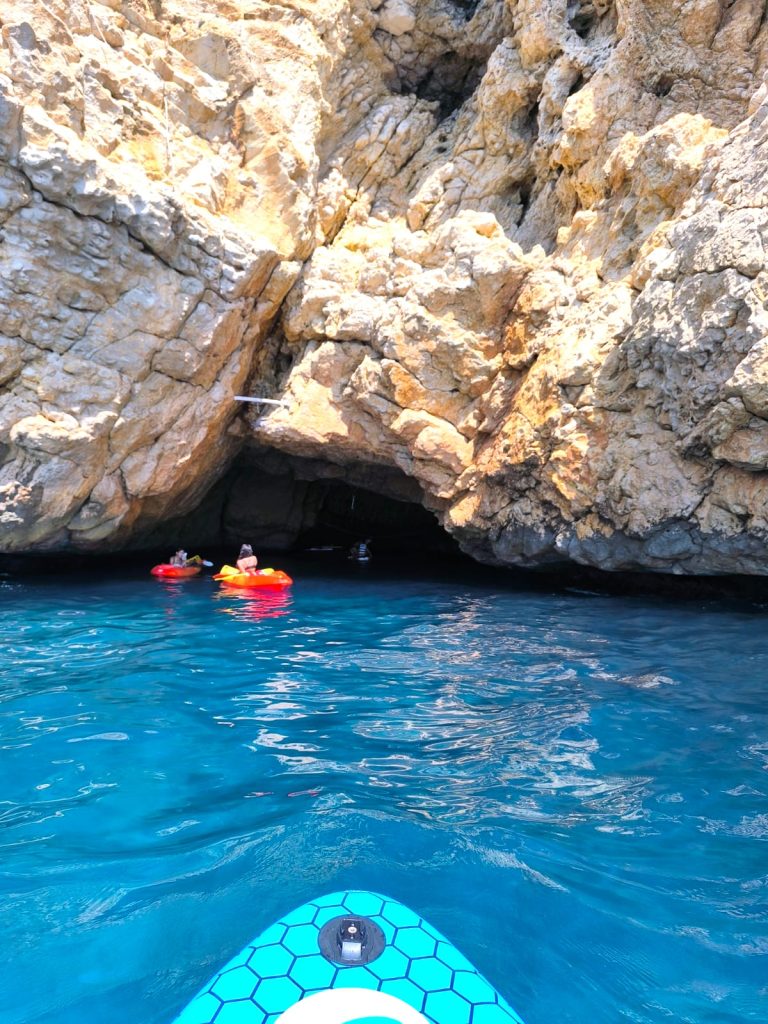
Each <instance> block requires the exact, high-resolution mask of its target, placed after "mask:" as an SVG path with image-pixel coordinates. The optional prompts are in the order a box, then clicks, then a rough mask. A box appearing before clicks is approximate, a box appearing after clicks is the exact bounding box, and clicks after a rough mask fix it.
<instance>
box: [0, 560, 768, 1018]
mask: <svg viewBox="0 0 768 1024" xmlns="http://www.w3.org/2000/svg"><path fill="white" fill-rule="evenodd" d="M285 567H286V568H288V569H289V570H291V569H292V568H293V569H294V570H295V571H296V574H297V576H298V581H297V584H296V586H295V587H294V588H293V591H292V592H291V593H290V594H284V595H278V596H277V597H274V596H273V597H258V596H253V597H243V596H240V595H238V594H227V593H221V592H220V591H219V589H218V587H217V585H216V584H214V583H213V582H212V581H211V580H210V579H195V580H191V581H184V582H182V583H177V584H174V583H162V582H158V581H155V580H154V579H152V578H151V577H149V576H148V575H145V574H144V572H143V571H142V572H141V573H140V574H137V573H134V574H132V575H131V574H126V573H123V574H122V575H119V576H118V577H117V578H113V579H98V578H84V577H75V576H70V577H68V578H62V579H42V578H38V579H32V578H30V579H27V580H24V579H21V578H18V577H17V578H14V577H6V578H4V579H0V658H2V674H1V676H0V749H1V753H0V758H1V759H0V780H1V782H2V789H1V790H0V854H1V857H0V935H2V943H0V1021H2V1024H31V1022H33V1021H34V1022H38V1021H53V1020H55V1021H56V1022H57V1024H161V1022H165V1021H168V1020H169V1019H170V1018H172V1017H173V1015H174V1014H175V1013H176V1012H177V1011H178V1010H179V1009H180V1008H181V1007H182V1006H183V1005H184V1004H185V1003H186V1002H187V1001H188V1000H189V999H190V998H191V997H192V996H193V995H194V993H195V992H196V991H197V989H198V988H199V987H200V986H201V985H202V984H203V983H204V982H205V981H206V980H207V979H208V977H209V976H210V975H211V974H212V973H214V971H215V970H216V969H217V968H218V967H219V966H220V965H221V964H222V963H223V962H225V961H226V960H227V959H228V958H229V957H230V956H231V955H232V954H234V953H235V952H237V950H239V949H240V948H241V946H242V945H244V944H245V943H246V942H247V941H248V940H249V939H250V938H252V937H253V936H254V935H256V934H257V933H258V932H259V931H260V930H261V929H262V928H263V927H265V926H266V925H268V924H270V923H271V922H272V921H273V920H274V919H275V918H276V917H278V916H279V915H281V914H282V913H284V912H286V911H287V910H289V909H291V908H292V907H294V906H295V905H298V904H299V903H301V902H303V901H305V900H307V899H309V898H311V897H312V896H316V895H318V894H320V893H323V892H327V891H332V890H335V889H343V888H348V887H354V888H371V889H376V890H379V891H381V892H385V893H388V894H390V895H392V896H393V897H395V898H397V899H399V900H402V901H403V902H404V903H406V904H408V905H410V906H411V907H413V908H414V909H416V910H417V911H418V912H419V913H421V914H422V915H424V916H425V917H426V918H427V919H428V920H430V921H431V922H432V924H434V925H435V926H436V927H437V928H439V929H440V930H441V931H443V932H444V933H445V934H446V935H447V936H448V937H449V938H450V939H452V940H453V941H454V943H455V944H456V945H457V946H458V947H459V948H460V949H461V950H462V951H463V952H464V953H465V954H466V955H467V956H468V957H469V958H470V959H471V960H472V961H473V962H474V963H475V964H476V966H477V967H478V969H479V970H480V971H481V972H483V973H484V974H485V975H486V976H487V977H488V978H489V980H490V981H492V982H493V983H494V984H495V985H496V986H497V987H498V988H499V989H500V990H501V992H502V993H503V995H504V996H505V997H506V998H507V999H508V1000H509V1001H510V1003H511V1004H512V1005H513V1006H514V1007H515V1008H516V1009H517V1010H518V1012H519V1013H520V1014H521V1015H522V1016H523V1017H524V1018H525V1020H526V1022H527V1024H555V1022H557V1024H616V1022H618V1021H632V1022H643V1024H646V1022H647V1024H651V1022H653V1024H657V1022H666V1021H675V1022H677V1024H682V1022H691V1024H742V1022H743V1021H761V1022H764V1021H766V1020H768V966H767V965H768V955H767V954H768V799H766V794H767V793H768V634H767V633H766V614H767V613H766V611H765V610H764V609H763V608H761V607H758V606H749V605H744V606H740V607H736V606H727V605H725V604H718V603H716V602H706V603H704V602H698V603H696V602H683V603H681V602H680V601H674V600H671V599H650V598H639V597H630V598H620V597H614V596H610V597H609V596H599V595H594V594H589V593H578V592H560V593H557V592H552V593H549V592H545V591H543V590H537V591H530V590H526V589H524V588H521V587H519V586H515V585H514V584H512V583H508V584H507V583H504V578H502V577H494V578H493V579H491V578H488V579H484V578H482V577H477V578H476V579H474V580H472V581H470V582H467V581H463V580H462V579H461V577H460V576H459V575H454V577H453V578H452V579H442V580H440V579H435V578H429V579H424V578H421V579H420V578H418V577H417V576H415V575H414V576H411V575H409V574H408V573H407V572H404V573H403V574H402V575H401V577H400V578H399V579H398V578H396V576H395V575H394V574H393V575H392V576H390V577H387V576H382V575H380V574H379V571H378V567H374V566H372V567H370V568H369V569H362V568H359V567H349V566H347V565H346V564H345V565H344V566H341V567H336V569H335V570H334V572H332V571H330V568H329V569H327V570H326V569H323V570H322V572H323V573H325V575H321V574H320V570H318V569H314V570H313V571H312V572H310V571H309V567H307V566H304V567H302V566H300V565H296V566H292V565H291V564H290V563H289V564H287V565H286V566H285ZM336 570H338V574H336V575H334V573H335V571H336Z"/></svg>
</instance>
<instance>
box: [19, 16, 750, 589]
mask: <svg viewBox="0 0 768 1024" xmlns="http://www.w3.org/2000/svg"><path fill="white" fill-rule="evenodd" d="M764 15H765V4H764V3H763V0H735V2H730V0H678V2H677V3H672V4H670V3H669V2H668V0H508V2H506V3H505V2H503V0H480V2H473V0H419V2H418V3H417V2H415V0H282V2H281V3H279V4H275V3H267V2H260V0H237V2H235V0H233V2H226V0H210V2H207V3H203V2H202V0H197V2H193V0H162V2H161V0H129V2H126V0H109V2H101V3H99V2H96V0H92V2H90V3H88V2H85V0H70V2H67V3H66V4H65V3H63V2H59V0H47V2H46V3H42V2H37V0H6V2H5V3H4V4H3V8H2V11H1V12H0V30H1V33H2V46H1V48H0V246H1V248H0V259H1V260H2V274H1V275H0V336H1V337H0V387H1V388H2V393H1V394H0V550H4V551H12V550H41V549H43V550H44V549H67V548H72V547H75V548H86V549H88V548H90V549H99V548H104V547H107V546H114V545H116V544H117V545H119V544H124V543H127V542H129V541H130V539H131V538H135V537H136V536H138V535H140V534H141V532H142V531H146V530H148V529H151V528H152V527H153V525H155V524H156V523H157V522H158V521H160V520H162V519H163V518H164V517H169V516H171V515H174V516H177V515H179V514H183V513H184V512H185V511H186V510H191V509H193V508H194V507H195V506H196V505H197V504H198V503H199V502H200V500H201V498H202V496H203V495H204V494H205V492H206V491H207V490H208V489H209V488H210V487H211V485H212V484H214V483H215V481H216V480H217V479H218V478H219V477H221V476H222V475H223V473H224V472H225V470H226V469H227V468H228V466H229V465H230V463H231V460H232V458H233V457H234V455H235V453H236V452H237V451H238V450H239V449H241V448H242V446H243V445H248V444H250V443H255V444H258V445H259V446H271V447H274V448H277V449H280V450H281V451H283V452H285V453H287V454H288V455H290V456H293V457H304V458H308V459H311V460H313V465H317V464H318V463H323V462H324V463H326V464H329V465H333V466H334V467H337V468H340V469H341V470H342V471H343V473H344V474H348V475H349V479H350V480H351V479H362V478H364V479H365V480H366V482H367V484H368V486H370V487H372V488H373V489H376V488H379V489H380V490H381V492H382V493H385V494H389V495H391V496H397V495H396V493H395V492H396V491H397V490H398V487H399V485H398V484H397V483H395V482H394V481H396V480H397V479H400V478H403V479H408V480H410V481H412V484H411V485H410V490H409V493H411V494H416V495H418V496H419V499H420V500H421V501H422V502H423V503H424V504H425V505H426V506H427V507H428V508H429V509H431V510H433V511H434V512H435V514H436V515H437V516H438V517H439V519H440V520H441V522H442V523H443V524H444V526H445V528H446V529H447V530H448V531H449V532H451V533H452V534H453V535H454V536H455V537H456V538H457V539H458V541H459V543H460V544H461V546H462V547H463V548H464V549H465V550H466V551H468V552H469V553H471V554H473V555H474V556H475V557H477V558H479V559H480V560H483V561H487V562H491V563H496V564H507V565H513V564H522V565H540V564H547V563H549V562H552V561H563V560H571V561H575V562H581V563H584V564H589V565H595V566H599V567H601V568H606V569H614V570H615V569H628V568H636V567H644V568H648V569H652V570H656V571H673V572H693V573H708V572H743V573H764V572H768V543H766V541H767V540H768V340H767V339H768V330H767V329H766V327H767V326H768V312H767V311H766V301H767V300H768V273H767V269H766V263H767V260H766V253H765V249H764V245H765V243H766V234H767V233H768V197H767V196H766V194H765V193H766V189H768V184H766V182H768V178H766V175H765V171H764V168H765V166H766V158H767V157H768V122H767V118H768V88H767V87H766V85H765V84H764V83H763V75H764V72H765V70H766V68H767V66H768V52H767V47H768V25H767V24H766V21H765V18H764ZM244 392H246V393H254V394H266V395H270V396H272V397H275V398H284V399H285V402H286V404H285V405H284V406H282V407H272V408H269V409H260V410H258V411H254V410H253V409H250V410H247V411H246V412H245V413H244V414H243V412H242V407H241V406H239V405H238V403H236V402H235V401H234V400H233V396H234V395H236V394H242V393H244Z"/></svg>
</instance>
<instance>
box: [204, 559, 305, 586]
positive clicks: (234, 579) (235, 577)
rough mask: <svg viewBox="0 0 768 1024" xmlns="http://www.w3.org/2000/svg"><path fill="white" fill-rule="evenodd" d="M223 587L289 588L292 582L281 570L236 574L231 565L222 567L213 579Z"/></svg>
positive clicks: (236, 571)
mask: <svg viewBox="0 0 768 1024" xmlns="http://www.w3.org/2000/svg"><path fill="white" fill-rule="evenodd" d="M213 578H214V579H215V580H218V581H219V582H220V583H222V584H223V585H224V586H225V587H242V588H245V589H250V588H252V587H290V585H291V584H292V583H293V580H292V579H291V577H290V576H289V575H288V573H286V572H283V571H282V569H258V570H257V571H256V572H238V570H237V569H236V568H235V567H234V566H233V565H223V566H222V567H221V572H217V573H216V575H215V576H214V577H213Z"/></svg>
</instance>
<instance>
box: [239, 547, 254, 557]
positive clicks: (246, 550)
mask: <svg viewBox="0 0 768 1024" xmlns="http://www.w3.org/2000/svg"><path fill="white" fill-rule="evenodd" d="M252 554H253V548H252V547H251V545H250V544H241V545H240V554H239V555H238V556H237V557H238V558H248V556H249V555H252Z"/></svg>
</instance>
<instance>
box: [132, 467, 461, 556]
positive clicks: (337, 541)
mask: <svg viewBox="0 0 768 1024" xmlns="http://www.w3.org/2000/svg"><path fill="white" fill-rule="evenodd" d="M178 538H183V543H184V546H185V547H186V548H187V549H188V550H189V549H190V548H191V547H195V548H198V547H200V548H206V550H211V549H214V550H221V551H222V552H229V555H228V556H227V557H230V558H231V553H232V551H234V550H237V549H238V548H239V545H240V544H241V543H242V542H244V541H247V542H248V543H250V544H252V545H253V547H254V549H255V550H257V551H294V552H301V551H308V550H309V549H311V548H332V549H336V550H343V551H346V550H348V549H349V548H350V547H351V546H352V544H354V543H355V542H356V541H359V540H365V539H366V538H370V542H371V548H372V550H375V552H376V554H392V555H398V554H403V555H408V556H411V557H412V556H414V555H416V554H418V555H419V556H420V557H424V558H426V559H429V558H430V557H436V558H445V557H451V556H454V555H455V556H456V557H464V556H461V555H460V551H459V547H458V545H457V544H456V542H455V541H454V540H453V538H452V537H450V536H449V535H448V534H447V533H446V532H445V530H444V529H443V528H442V526H441V525H440V523H439V522H438V520H437V518H436V517H435V515H434V514H433V513H432V512H430V511H428V510H427V509H426V508H424V506H423V505H422V504H421V490H420V488H419V486H418V484H417V483H416V481H414V480H413V479H411V478H409V477H406V476H405V475H404V474H403V473H401V472H400V471H399V470H395V469H392V468H390V467H383V466H367V465H355V466H348V467H340V466H335V465H330V464H328V463H323V462H321V461H319V460H313V459H301V458H297V457H290V456H286V455H282V454H281V453H279V452H276V451H274V450H265V449H255V448H249V449H246V450H245V451H243V452H241V454H240V456H239V457H238V459H237V460H236V461H235V463H234V465H233V466H232V467H231V468H230V470H229V471H228V472H227V473H226V475H225V476H224V477H222V479H221V480H219V481H218V483H216V484H215V485H214V486H213V487H212V488H211V490H210V491H209V492H208V494H207V495H206V496H205V497H204V498H203V500H202V501H201V502H200V504H199V505H198V507H197V508H196V509H195V510H194V511H192V512H190V513H188V514H187V515H185V516H183V517H179V518H173V519H166V520H164V521H163V522H159V523H156V524H155V525H154V526H153V528H152V529H151V531H150V532H149V533H145V534H143V535H142V536H141V538H136V539H135V543H134V544H133V545H132V546H133V547H145V548H146V547H150V546H151V547H152V548H155V547H158V548H159V547H168V545H171V547H170V548H169V550H171V549H173V546H174V545H176V546H178V543H181V541H179V540H178Z"/></svg>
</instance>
